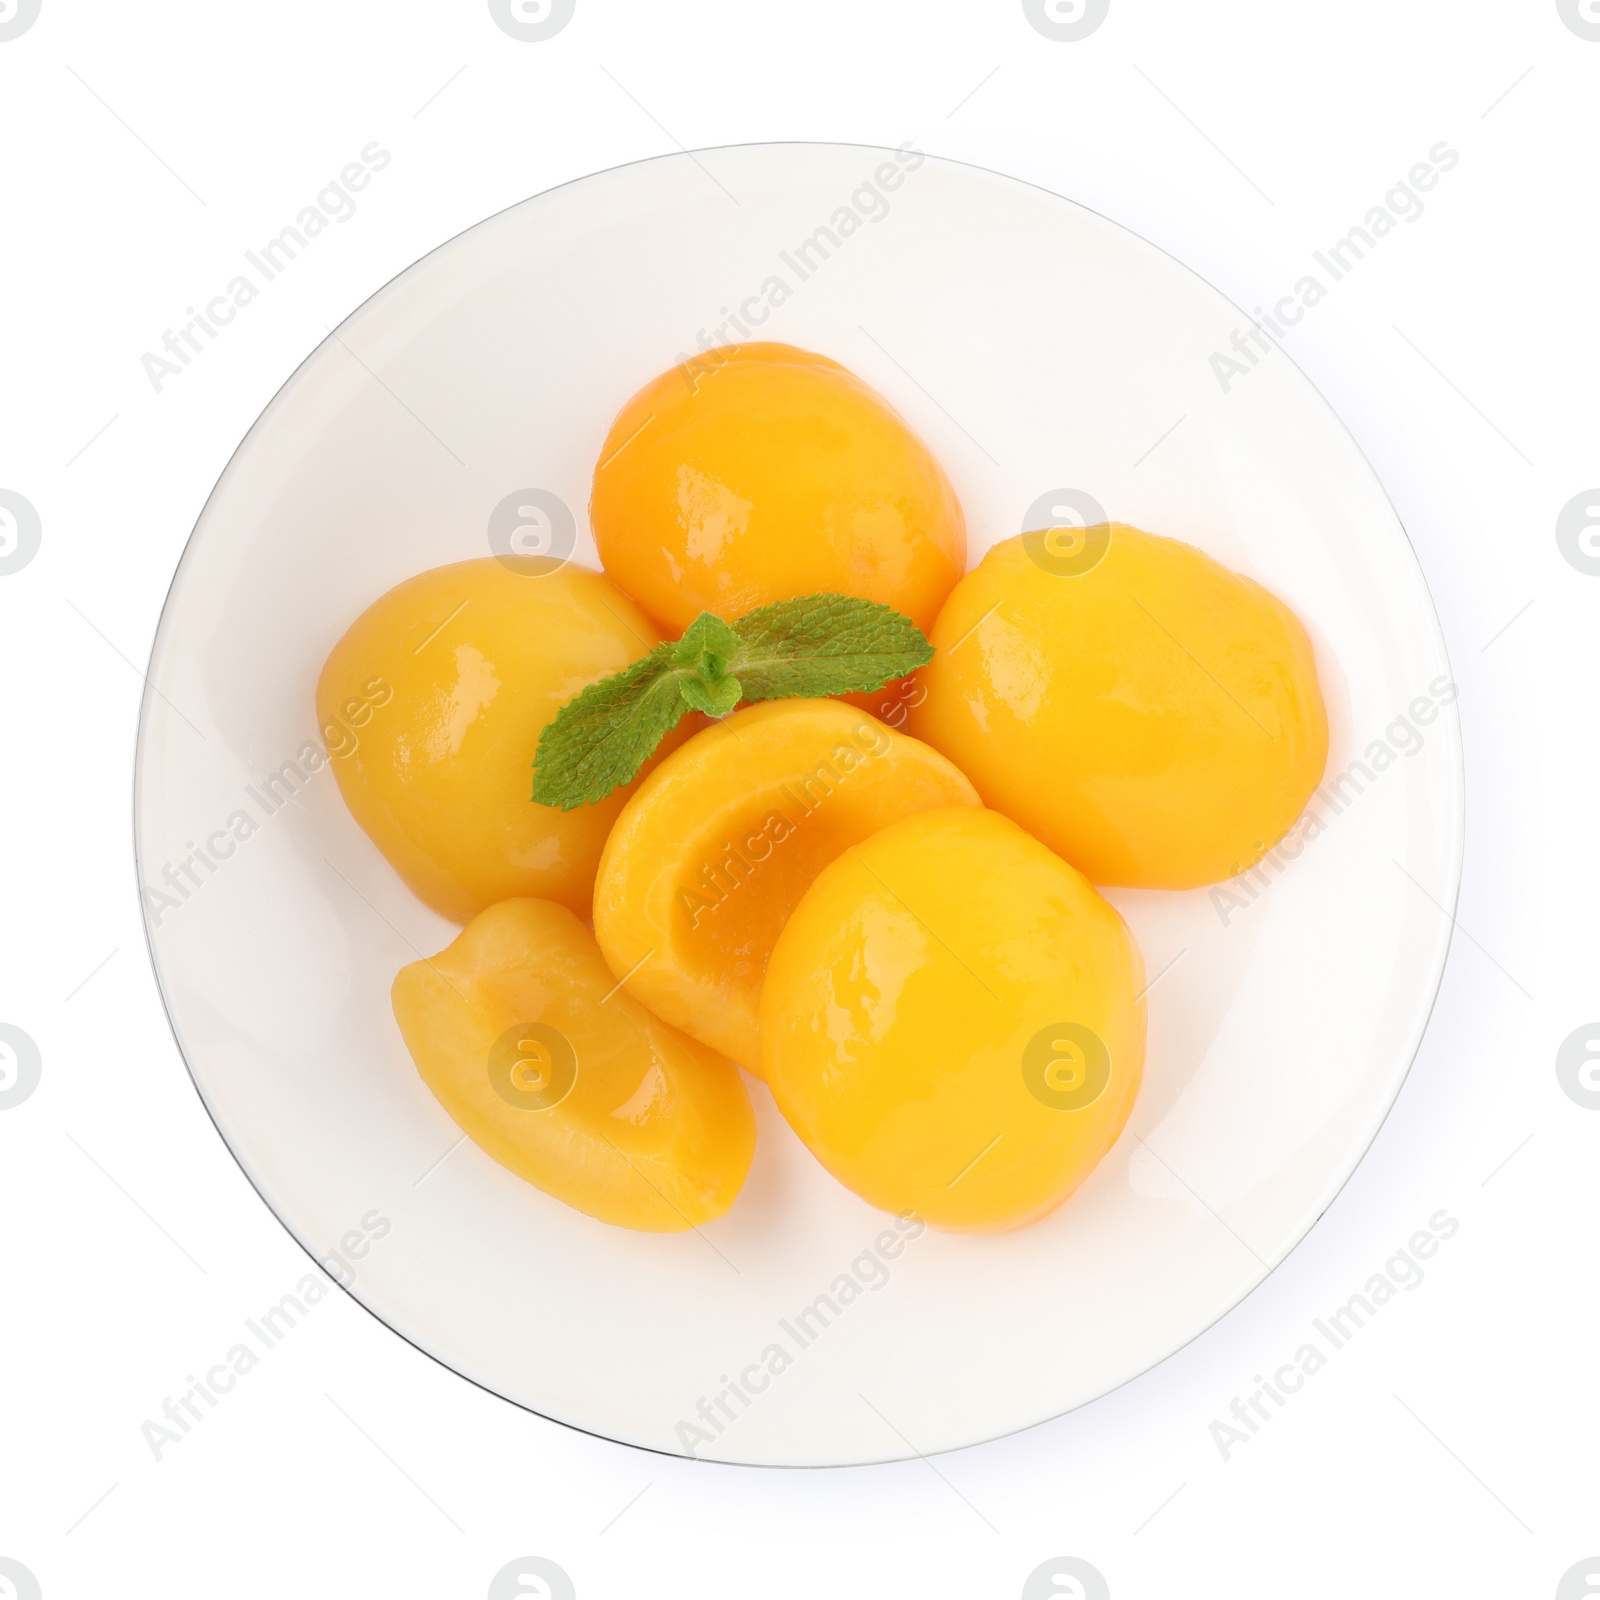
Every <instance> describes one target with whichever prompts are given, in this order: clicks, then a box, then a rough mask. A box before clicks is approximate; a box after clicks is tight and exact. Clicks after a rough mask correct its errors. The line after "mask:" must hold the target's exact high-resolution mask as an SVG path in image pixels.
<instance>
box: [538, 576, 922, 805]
mask: <svg viewBox="0 0 1600 1600" xmlns="http://www.w3.org/2000/svg"><path fill="white" fill-rule="evenodd" d="M931 660H933V646H932V645H931V644H929V643H928V641H927V639H926V638H925V637H924V635H923V633H922V630H921V629H920V628H918V627H917V625H916V624H915V623H914V622H912V620H911V619H910V618H909V617H906V616H902V615H901V614H900V613H899V612H898V611H896V610H894V609H893V608H892V607H890V606H885V605H879V604H878V603H877V602H876V601H872V600H857V599H854V598H852V597H851V596H849V595H843V594H812V595H802V596H800V597H799V598H798V599H795V600H780V601H778V602H777V603H776V604H775V605H770V606H762V607H761V609H760V610H759V611H752V612H750V613H749V614H748V615H746V616H743V617H740V618H739V620H738V621H737V622H733V623H728V622H724V621H723V620H722V619H721V618H720V617H717V616H713V615H712V614H711V613H710V612H709V611H703V612H701V613H700V615H699V616H698V617H696V618H695V619H694V621H693V622H691V623H690V624H689V626H688V628H687V629H685V630H684V634H683V637H682V638H681V639H678V640H676V641H673V642H669V643H667V644H661V645H657V646H656V648H655V649H654V650H652V651H651V652H650V654H649V655H647V656H645V657H643V658H642V659H640V660H638V661H635V662H634V663H633V665H632V666H630V667H626V668H624V669H623V671H621V672H618V673H615V674H614V675H613V676H611V677H609V678H602V679H601V680H600V681H599V682H598V683H591V684H590V685H589V687H588V688H587V689H585V690H584V691H583V692H582V693H581V694H579V695H577V696H576V697H575V698H574V699H571V700H569V701H568V702H567V703H566V704H565V705H564V706H562V708H561V709H560V710H559V711H558V712H557V713H556V715H555V717H554V718H553V719H552V720H551V721H550V722H549V723H548V724H547V725H546V727H545V730H544V732H543V733H541V734H540V735H539V749H538V753H537V755H536V756H535V758H534V774H533V798H534V800H535V801H537V802H538V803H539V804H540V805H546V806H559V807H560V808H561V809H562V810H563V811H572V810H575V809H576V808H577V807H578V806H582V805H591V804H593V803H594V802H595V801H597V800H603V799H605V797H606V796H607V795H608V794H610V793H611V791H612V790H613V789H616V788H619V787H620V786H621V785H622V784H625V783H627V782H629V781H630V780H631V779H632V778H633V777H634V775H635V774H636V773H637V772H638V770H639V768H640V767H642V766H643V765H644V763H645V762H646V761H647V760H648V759H649V758H650V756H651V755H652V754H653V753H654V752H655V749H656V746H657V745H659V744H660V743H661V741H662V740H663V739H664V738H666V736H667V735H668V734H669V733H670V732H671V731H672V730H673V729H674V728H675V727H677V725H678V723H679V721H680V720H681V719H682V717H683V715H684V713H685V712H687V711H690V710H695V711H703V712H705V713H706V714H707V715H708V716H713V717H725V716H727V714H728V713H729V712H730V711H732V710H733V708H734V707H735V706H737V705H738V704H739V702H740V701H741V700H776V699H781V698H783V697H785V696H789V695H807V696H815V697H817V698H821V697H823V696H826V695H833V694H851V693H854V692H858V691H866V690H872V689H878V688H881V687H882V686H883V685H884V684H886V683H891V682H893V681H894V680H895V679H896V678H903V677H905V676H906V675H907V674H908V673H911V672H915V671H916V670H917V668H918V667H925V666H927V664H928V663H929V662H930V661H931Z"/></svg>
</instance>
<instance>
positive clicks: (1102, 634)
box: [907, 523, 1328, 889]
mask: <svg viewBox="0 0 1600 1600" xmlns="http://www.w3.org/2000/svg"><path fill="white" fill-rule="evenodd" d="M931 637H932V640H933V644H934V646H935V649H936V651H937V654H936V655H935V656H934V659H933V661H932V663H931V664H930V665H929V666H927V667H925V668H923V669H922V671H921V672H920V673H919V674H918V681H919V685H920V687H921V690H922V698H921V700H920V702H919V703H918V704H917V705H915V706H913V707H912V708H911V710H910V714H909V717H908V719H907V728H908V731H909V732H911V733H913V734H914V735H915V736H916V737H917V738H919V739H924V740H926V741H927V742H928V743H929V744H931V745H933V746H934V747H935V748H936V749H939V750H942V751H943V752H944V753H945V754H946V755H947V756H949V757H950V759H951V760H952V761H954V762H955V763H956V765H957V766H959V767H960V768H961V769H962V771H964V772H965V773H966V774H967V775H968V776H969V777H970V778H971V779H972V781H973V783H974V784H976V785H977V789H978V792H979V793H980V794H981V795H982V796H983V799H984V803H985V804H986V805H989V806H993V807H994V808H995V809H997V810H999V811H1002V812H1004V813H1005V814H1006V815H1007V816H1009V817H1012V818H1014V819H1015V820H1016V821H1017V822H1019V823H1021V824H1022V826H1023V827H1025V828H1027V829H1028V831H1029V832H1030V833H1032V834H1034V835H1035V836H1036V837H1037V838H1039V839H1040V840H1042V841H1043V842H1044V843H1045V844H1047V845H1048V846H1049V847H1050V848H1051V849H1052V850H1054V851H1055V852H1056V853H1057V854H1058V855H1060V856H1062V857H1064V858H1065V859H1066V860H1068V861H1070V862H1071V863H1072V864H1073V865H1074V866H1075V867H1077V868H1078V869H1079V870H1080V871H1082V872H1084V873H1086V874H1087V875H1088V877H1089V878H1090V879H1092V880H1093V881H1094V882H1095V883H1104V884H1127V885H1136V886H1138V887H1141V888H1149V889H1188V888H1194V887H1197V886H1199V885H1202V884H1208V883H1216V882H1219V881H1220V880H1222V879H1224V878H1231V877H1234V876H1236V875H1237V874H1238V873H1240V872H1243V871H1245V870H1246V869H1247V868H1249V867H1251V866H1253V865H1254V864H1255V863H1256V862H1257V861H1259V860H1260V859H1261V857H1262V856H1263V855H1264V854H1265V853H1266V852H1267V851H1268V850H1269V849H1270V848H1271V847H1272V846H1273V845H1274V844H1276V843H1277V841H1278V840H1279V839H1281V838H1282V837H1283V835H1284V833H1285V832H1286V831H1287V830H1288V829H1289V827H1290V826H1291V824H1292V823H1293V822H1294V821H1295V819H1296V818H1297V817H1298V816H1299V815H1300V813H1301V811H1302V810H1303V809H1304V808H1305V804H1306V801H1307V800H1308V799H1309V798H1310V796H1311V793H1312V791H1313V790H1314V789H1315V788H1316V786H1317V784H1318V783H1319V782H1320V781H1321V779H1322V773H1323V768H1324V766H1325V765H1326V762H1327V755H1328V722H1327V715H1326V712H1325V711H1324V708H1323V701H1322V691H1321V688H1320V687H1319V685H1318V682H1317V669H1316V662H1315V660H1314V659H1313V656H1312V650H1311V642H1310V640H1309V639H1308V638H1307V637H1306V632H1305V629H1304V628H1303V627H1301V625H1300V623H1299V621H1298V619H1297V618H1296V617H1295V616H1294V614H1293V613H1292V612H1291V611H1290V610H1289V608H1288V607H1287V606H1285V605H1284V604H1283V602H1282V601H1280V600H1279V599H1278V598H1277V597H1276V596H1275V595H1272V594H1270V593H1269V592H1268V591H1267V590H1266V589H1264V588H1262V587H1261V585H1260V584H1257V583H1254V582H1252V581H1251V580H1250V579H1249V578H1245V577H1241V576H1240V575H1239V574H1238V573H1235V572H1230V571H1229V570H1228V569H1227V568H1226V567H1224V566H1222V565H1220V564H1219V563H1218V562H1216V561H1213V560H1212V559H1211V557H1210V556H1208V555H1206V554H1205V553H1204V552H1202V551H1200V550H1197V549H1195V548H1194V546H1192V545H1188V544H1182V543H1180V542H1179V541H1178V540H1176V539H1163V538H1158V537H1157V536H1155V535H1154V534H1149V533H1142V532H1140V531H1139V530H1138V529H1137V528H1130V527H1127V526H1126V525H1124V524H1122V523H1115V524H1108V525H1102V527H1100V528H1098V529H1090V530H1087V534H1085V531H1084V530H1071V529H1060V530H1051V531H1050V532H1049V533H1038V534H1024V535H1021V536H1019V537H1017V538H1014V539H1007V540H1005V541H1004V542H1003V543H1001V544H998V545H996V546H995V547H994V549H992V550H991V551H990V552H989V553H988V554H987V555H986V556H985V557H984V558H983V561H982V562H981V563H980V564H979V565H978V566H977V567H976V568H975V569H974V570H973V571H972V572H971V573H969V574H968V575H967V576H966V577H965V578H964V579H963V580H962V581H961V583H960V584H959V585H958V586H957V587H956V590H955V592H954V593H953V594H952V595H951V596H950V599H949V601H948V602H947V603H946V605H945V607H944V610H943V611H941V612H940V614H939V620H938V622H937V623H936V624H935V626H934V629H933V633H932V635H931Z"/></svg>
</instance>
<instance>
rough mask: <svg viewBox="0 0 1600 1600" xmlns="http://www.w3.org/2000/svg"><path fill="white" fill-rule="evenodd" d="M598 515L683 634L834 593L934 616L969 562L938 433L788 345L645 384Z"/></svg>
mask: <svg viewBox="0 0 1600 1600" xmlns="http://www.w3.org/2000/svg"><path fill="white" fill-rule="evenodd" d="M589 519H590V522H591V524H592V526H593V528H594V536H595V542H596V544H597V545H598V547H599V550H600V559H601V562H602V563H603V565H604V566H605V569H606V571H607V572H608V573H609V574H610V575H611V577H612V578H614V579H615V580H616V582H617V583H618V584H619V585H620V586H621V587H622V588H623V589H625V590H626V591H627V592H628V593H629V594H630V595H632V596H633V598H634V599H635V600H637V601H638V602H639V604H640V605H642V606H643V607H644V608H645V610H646V611H648V612H649V613H650V615H651V616H653V617H655V618H656V619H657V621H658V622H659V623H660V624H661V625H662V627H663V628H664V629H666V630H668V631H670V632H672V633H680V632H682V631H683V629H684V628H686V627H687V626H688V625H689V623H691V622H692V621H693V620H694V619H695V617H697V616H698V615H699V614H700V613H701V612H702V611H714V612H716V613H717V615H719V616H722V617H726V618H730V619H731V618H734V617H738V616H741V615H743V614H744V613H745V612H747V611H752V610H754V609H755V608H756V607H757V606H761V605H766V604H767V603H768V602H770V601H773V600H787V599H790V598H791V597H793V596H795V595H802V594H819V593H824V592H831V593H835V594H849V595H857V596H860V597H861V598H863V599H867V600H878V601H882V602H883V603H884V604H886V605H891V606H894V607H895V608H896V609H897V610H899V611H903V612H905V613H906V614H907V615H908V616H910V617H911V618H912V619H913V620H914V621H916V622H917V623H919V624H920V625H921V626H923V627H927V626H928V625H929V624H930V623H931V622H932V621H933V618H934V616H935V614H936V613H937V611H938V609H939V606H940V604H941V603H942V601H943V600H944V597H945V596H946V595H947V594H948V593H949V592H950V589H951V587H952V586H953V585H954V584H955V582H956V580H957V579H958V578H959V577H960V576H961V574H962V572H963V571H964V570H965V566H966V524H965V522H964V520H963V518H962V514H961V506H960V503H959V502H958V501H957V499H956V496H955V491H954V490H953V489H952V488H951V486H950V481H949V479H948V478H946V477H945V474H944V470H943V469H942V468H941V467H940V465H939V463H938V462H937V461H936V460H934V458H933V456H932V455H931V454H930V453H929V451H928V448H927V446H926V445H924V444H923V443H922V441H921V440H920V439H918V438H917V437H916V435H915V434H913V433H912V432H911V430H910V429H909V428H908V427H907V426H906V424H905V422H904V421H903V420H902V419H901V418H900V417H899V416H898V415H897V414H896V413H895V412H894V411H893V410H891V409H890V407H889V405H888V404H887V402H886V401H884V400H883V399H882V397H881V396H879V395H878V394H877V393H875V392H874V391H873V390H872V389H870V388H868V386H867V385H866V384H865V383H863V382H862V381H861V380H860V379H859V378H858V377H856V376H855V374H854V373H852V372H850V371H848V370H847V369H846V368H844V367H842V366H840V365H839V364H838V363H837V362H834V361H830V360H828V359H827V358H826V357H825V356H819V355H814V354H812V353H810V352H809V351H805V350H798V349H796V348H795V347H794V346H792V345H784V344H745V345H731V346H727V347H725V348H723V349H719V350H713V351H711V352H710V353H709V354H707V355H705V356H702V357H698V358H696V359H695V360H694V361H693V362H691V363H688V364H687V365H685V366H682V367H674V368H672V369H671V370H669V371H667V372H664V373H662V374H661V376H660V377H658V378H656V379H654V380H653V381H652V382H650V383H648V384H646V385H645V387H644V388H643V389H641V390H640V391H639V393H638V394H636V395H635V396H634V397H633V399H631V400H630V401H629V402H628V403H627V405H625V406H624V407H623V408H622V411H621V413H620V414H619V415H618V417H617V420H616V421H615V422H614V423H613V424H612V427H611V431H610V433H609V434H608V435H607V437H606V441H605V444H604V446H603V447H602V449H601V452H600V460H599V464H598V465H597V466H596V468H595V474H594V490H593V494H592V497H591V499H590V502H589Z"/></svg>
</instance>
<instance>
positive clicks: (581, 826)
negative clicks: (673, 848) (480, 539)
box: [317, 557, 659, 922]
mask: <svg viewBox="0 0 1600 1600" xmlns="http://www.w3.org/2000/svg"><path fill="white" fill-rule="evenodd" d="M657 643H659V636H658V635H657V633H656V631H655V628H654V627H653V626H652V624H651V623H650V621H649V619H648V618H647V617H646V616H645V615H644V613H643V612H641V611H640V610H639V608H638V607H637V606H636V605H634V604H633V602H632V601H631V600H629V599H628V598H627V596H626V595H624V594H622V593H621V592H620V591H619V590H618V589H617V587H616V586H615V585H614V584H613V583H611V582H610V581H609V580H608V579H607V578H605V577H603V576H602V575H601V574H600V573H598V572H590V571H587V570H585V569H583V568H581V567H575V566H565V567H562V568H560V569H559V570H557V571H554V572H548V573H544V574H542V575H539V576H528V575H525V574H522V573H519V572H515V571H513V570H511V568H509V567H508V566H505V565H503V564H502V563H501V562H500V561H498V560H496V559H494V558H493V557H484V558H483V559H482V560H479V561H462V562H458V563H457V564H456V565H454V566H448V567H435V568H434V569H433V570H432V571H429V572H423V573H420V574H419V575H418V576H417V577H415V578H410V579H408V580H407V581H406V582H404V583H402V584H399V585H397V586H396V587H395V588H393V589H391V590H390V591H389V592H388V593H387V594H386V595H383V596H382V597H381V598H380V599H378V600H377V601H375V602H374V603H373V604H372V605H370V606H369V607H368V608H367V609H366V610H365V611H364V612H362V614H361V615H360V616H359V617H358V618H357V619H356V620H355V621H354V622H353V623H352V624H351V625H350V628H349V629H348V630H347V632H346V633H345V635H344V637H343V638H342V639H340V640H339V642H338V644H336V645H335V646H334V648H333V651H332V653H331V654H330V655H329V657H328V660H327V664H326V665H325V666H324V667H323V669H322V676H321V678H320V679H319V680H318V683H317V721H318V724H319V725H320V726H321V728H322V729H323V730H324V739H325V742H326V743H327V747H328V753H329V756H330V757H331V762H332V766H333V770H334V773H335V776H336V777H337V778H338V782H339V790H340V792H341V793H342V794H343V796H344V800H345V804H346V805H348V806H349V808H350V811H351V814H352V815H353V816H354V817H355V819H356V821H357V822H359V823H360V824H361V826H362V827H363V828H364V829H365V830H366V832H367V833H368V834H369V835H370V836H371V838H372V841H373V843H374V844H376V845H377V847H378V848H379V849H380V850H381V851H382V852H383V853H384V855H385V856H387V857H388V859H389V862H390V864H391V865H392V866H393V867H394V869H395V871H397V872H398V873H399V874H400V876H401V877H402V878H403V879H405V881H406V883H407V884H408V885H409V886H410V888H411V889H412V891H413V892H414V893H415V894H416V895H417V896H418V897H419V898H420V899H422V900H424V901H426V902H427V904H428V905H430V906H432V907H433V909H434V910H435V911H437V912H439V913H440V914H441V915H443V916H446V917H449V918H450V919H451V920H452V921H455V922H465V921H466V920H467V918H469V917H471V916H472V915H473V914H474V913H476V912H478V911H481V910H483V908H484V907H485V906H489V905H493V904H494V903H495V902H496V901H499V900H505V899H509V898H511V897H512V896H516V895H537V896H539V897H541V898H544V899H549V900H558V901H560V902H561V903H562V904H563V905H565V906H568V907H569V908H570V909H571V910H573V911H576V912H577V913H578V914H579V915H581V916H587V915H588V914H589V901H590V895H591V893H592V890H593V885H594V874H595V868H596V867H597V866H598V864H599V861H600V851H601V848H602V846H603V845H604V844H605V838H606V834H607V832H608V831H609V829H610V827H611V824H612V822H613V821H615V820H616V817H617V814H618V812H620V811H621V809H622V806H623V803H624V802H625V800H626V799H627V790H625V789H624V790H619V791H618V792H616V793H615V794H612V795H610V796H609V797H607V798H606V799H605V800H602V801H600V802H599V803H598V804H597V805H592V806H585V807H583V808H582V809H580V810H577V811H565V812H564V811H556V810H552V809H551V808H549V807H547V806H539V805H534V804H533V801H532V794H533V758H534V752H535V750H536V749H537V747H538V743H539V733H540V730H541V729H542V728H543V727H544V725H545V723H546V722H548V721H549V720H550V718H551V717H553V716H554V715H555V714H556V711H557V710H558V709H559V708H560V706H561V705H562V703H563V702H564V701H566V700H568V699H570V698H571V697H572V696H573V695H575V694H577V693H578V691H579V690H580V689H582V688H584V687H585V686H586V685H588V684H590V683H593V682H594V681H595V679H597V678H603V677H606V676H607V675H608V674H610V673H613V672H618V671H620V670H621V669H622V668H623V667H625V666H627V665H628V663H629V662H631V661H635V660H637V659H638V658H639V657H640V656H642V655H644V654H645V653H646V652H647V651H648V650H650V648H651V647H652V646H654V645H655V644H657Z"/></svg>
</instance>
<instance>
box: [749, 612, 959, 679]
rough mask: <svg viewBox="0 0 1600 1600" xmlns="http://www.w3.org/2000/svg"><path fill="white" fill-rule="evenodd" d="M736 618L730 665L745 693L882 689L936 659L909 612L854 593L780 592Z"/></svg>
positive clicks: (930, 646) (931, 647)
mask: <svg viewBox="0 0 1600 1600" xmlns="http://www.w3.org/2000/svg"><path fill="white" fill-rule="evenodd" d="M733 626H734V629H735V630H736V631H737V632H738V634H739V636H740V638H741V640H742V641H743V644H742V647H741V649H740V651H739V653H738V654H737V655H736V656H735V657H734V659H733V662H732V663H731V670H732V671H734V672H735V673H737V674H738V678H739V683H740V685H741V687H742V688H743V690H744V697H745V699H747V700H776V699H779V698H781V697H783V696H785V695H814V696H823V695H830V694H850V693H853V692H856V691H864V690H871V689H878V688H881V687H882V686H883V685H884V684H886V683H892V682H893V681H894V680H895V679H896V678H903V677H905V676H906V675H907V674H908V673H911V672H915V671H916V670H917V668H918V667H925V666H927V664H928V663H929V662H930V661H932V660H933V646H932V645H931V644H929V643H928V640H927V638H926V636H925V635H924V634H923V632H922V630H921V629H920V628H919V627H918V626H917V625H916V624H915V623H914V622H913V621H912V620H911V619H910V617H907V616H904V615H902V614H901V613H900V612H898V611H896V610H895V609H894V608H893V607H892V606H885V605H879V604H878V603H877V602H876V601H874V600H857V599H855V598H854V597H853V596H851V595H843V594H812V595H802V596H800V597H799V598H798V599H795V600H779V601H778V602H776V604H774V605H770V606H762V607H761V609H760V610H759V611H752V612H750V613H749V614H748V615H746V616H743V617H740V619H739V620H738V621H737V622H736V623H734V625H733Z"/></svg>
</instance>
